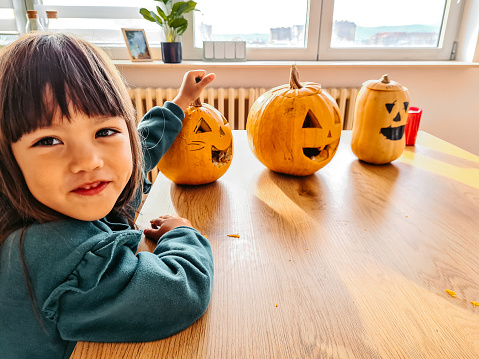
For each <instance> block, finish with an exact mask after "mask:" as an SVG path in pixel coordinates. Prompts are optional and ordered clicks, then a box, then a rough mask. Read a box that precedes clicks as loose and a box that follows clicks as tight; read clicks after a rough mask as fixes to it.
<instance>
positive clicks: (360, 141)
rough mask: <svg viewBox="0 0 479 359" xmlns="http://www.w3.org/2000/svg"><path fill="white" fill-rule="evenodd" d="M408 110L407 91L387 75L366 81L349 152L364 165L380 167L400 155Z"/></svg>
mask: <svg viewBox="0 0 479 359" xmlns="http://www.w3.org/2000/svg"><path fill="white" fill-rule="evenodd" d="M408 108H409V95H408V92H407V89H406V88H405V87H403V86H402V85H401V84H399V83H397V82H395V81H390V80H389V79H388V76H387V75H384V76H383V77H381V78H380V79H379V80H370V81H366V82H365V83H364V84H363V86H362V88H361V90H360V91H359V93H358V98H357V100H356V107H355V110H354V123H353V133H352V138H351V149H352V150H353V152H354V154H355V155H356V156H357V157H358V158H359V159H360V160H363V161H365V162H369V163H373V164H384V163H389V162H391V161H394V160H395V159H397V158H398V157H399V156H401V154H402V152H403V150H404V146H405V138H404V127H405V125H406V121H407V117H408Z"/></svg>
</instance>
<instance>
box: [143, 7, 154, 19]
mask: <svg viewBox="0 0 479 359" xmlns="http://www.w3.org/2000/svg"><path fill="white" fill-rule="evenodd" d="M140 14H141V15H143V17H144V18H145V20H148V21H151V22H155V19H154V18H153V17H151V15H150V11H149V10H147V9H145V8H141V9H140Z"/></svg>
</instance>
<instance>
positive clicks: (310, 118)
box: [303, 110, 322, 128]
mask: <svg viewBox="0 0 479 359" xmlns="http://www.w3.org/2000/svg"><path fill="white" fill-rule="evenodd" d="M303 128H322V127H321V125H320V124H319V121H318V120H317V119H316V117H315V116H314V115H313V113H312V112H311V110H309V111H308V113H307V114H306V118H305V119H304V122H303Z"/></svg>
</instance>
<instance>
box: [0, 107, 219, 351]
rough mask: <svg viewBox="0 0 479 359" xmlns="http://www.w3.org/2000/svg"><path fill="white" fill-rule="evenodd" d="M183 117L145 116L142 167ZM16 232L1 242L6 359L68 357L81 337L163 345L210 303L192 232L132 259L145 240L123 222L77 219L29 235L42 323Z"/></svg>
mask: <svg viewBox="0 0 479 359" xmlns="http://www.w3.org/2000/svg"><path fill="white" fill-rule="evenodd" d="M182 117H183V113H182V111H181V110H180V109H179V108H178V107H177V106H176V105H174V104H172V103H166V104H165V105H164V106H163V108H159V107H156V108H154V109H152V110H151V111H150V112H149V113H147V114H146V115H145V120H144V121H142V122H141V123H140V126H139V131H140V134H141V135H142V136H143V137H144V143H143V145H144V156H145V163H146V170H149V169H151V168H152V167H153V166H154V165H156V163H157V162H158V160H159V159H160V158H161V156H162V155H163V154H164V153H165V152H166V150H167V149H168V147H169V146H170V145H171V143H172V142H173V141H174V139H175V137H176V135H177V134H178V132H179V131H180V129H181V120H180V118H182ZM160 139H161V141H159V140H160ZM145 188H146V190H148V189H149V186H148V184H146V185H145ZM140 195H141V194H140ZM20 233H21V231H16V232H14V233H12V234H11V235H10V236H9V237H8V238H7V240H6V241H4V242H3V243H2V244H0V358H2V359H10V358H48V359H52V358H53V359H54V358H69V356H70V355H71V353H72V351H73V349H74V347H75V344H76V342H77V341H80V340H82V341H83V340H85V341H96V342H131V341H151V340H157V339H161V338H164V337H167V336H170V335H172V334H174V333H177V332H179V331H181V330H183V329H185V328H187V327H188V326H190V325H191V324H192V323H194V322H195V321H196V320H197V319H198V318H199V317H200V316H201V315H202V314H203V313H204V312H205V310H206V308H207V306H208V304H209V300H210V296H211V290H212V285H213V258H212V253H211V248H210V246H209V242H208V240H207V239H206V238H205V237H203V236H202V235H201V234H200V233H199V232H198V231H196V230H195V229H192V228H189V227H179V228H175V229H174V230H172V231H170V232H167V233H166V234H165V235H163V236H162V237H161V240H160V242H159V243H158V245H157V247H156V249H155V251H154V252H153V253H148V252H140V253H138V254H136V255H135V252H136V250H137V247H138V243H139V242H140V239H141V235H142V233H141V231H138V230H132V229H129V228H128V226H127V225H126V224H125V221H124V220H122V219H121V218H115V216H110V217H109V216H107V217H106V218H103V219H101V220H98V221H93V222H85V221H79V220H74V219H71V220H68V221H60V222H54V223H47V224H35V225H32V226H30V227H29V228H28V229H27V230H26V231H25V239H24V247H23V253H24V257H25V262H26V264H27V266H28V271H29V274H30V284H31V289H32V291H33V294H34V299H35V303H34V305H35V307H36V309H37V312H38V313H39V315H40V320H39V319H37V318H36V317H35V314H34V311H33V305H32V301H31V299H30V297H29V295H28V291H27V286H26V282H25V278H24V274H23V270H22V264H21V260H20V252H19V238H20Z"/></svg>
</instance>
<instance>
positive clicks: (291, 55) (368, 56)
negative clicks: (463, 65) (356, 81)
mask: <svg viewBox="0 0 479 359" xmlns="http://www.w3.org/2000/svg"><path fill="white" fill-rule="evenodd" d="M10 1H12V2H13V3H14V5H15V7H16V9H15V11H16V13H15V14H16V18H17V28H18V29H19V32H20V33H23V32H24V30H23V28H24V25H23V28H22V27H21V25H22V24H21V20H22V19H21V16H20V17H19V16H18V15H17V14H18V12H19V11H18V8H21V7H23V9H22V11H23V13H25V6H24V3H23V1H22V0H10ZM476 1H479V0H476ZM6 2H8V1H7V0H0V3H6ZM34 2H35V5H34V7H35V9H36V10H38V11H44V10H48V9H53V10H57V11H59V15H61V14H62V13H63V14H64V15H65V17H68V16H70V14H74V15H75V17H78V15H81V17H85V18H98V17H99V15H101V17H102V18H110V19H122V18H123V19H125V18H128V19H143V18H142V16H141V15H140V14H139V8H138V7H134V6H132V7H114V6H98V7H97V6H95V7H94V11H90V10H89V9H88V6H76V7H75V6H54V5H43V4H38V3H39V2H41V0H35V1H34ZM333 9H334V0H308V16H307V21H306V31H305V37H306V39H305V42H306V47H305V48H286V47H281V48H256V47H247V60H249V61H318V60H327V61H363V60H368V61H376V60H379V61H383V60H386V61H387V60H392V61H400V60H430V61H442V60H451V59H454V58H451V51H452V48H453V46H454V42H455V41H456V40H457V38H458V37H459V32H460V27H461V19H462V17H463V11H464V1H460V0H447V1H446V9H447V15H446V18H445V19H444V27H445V31H444V32H443V33H442V34H441V39H440V45H439V47H437V48H416V47H415V48H390V47H388V48H384V47H383V48H331V46H330V41H331V34H332V22H333ZM186 18H187V19H188V20H189V22H190V25H189V26H188V29H187V30H186V32H185V33H184V34H183V36H182V42H183V59H184V60H192V61H198V60H200V61H201V60H202V59H203V49H202V48H195V47H194V28H195V26H194V23H193V13H188V14H186ZM144 21H146V20H144ZM24 23H25V21H23V24H24ZM157 27H158V30H157V31H158V32H159V33H161V34H162V29H161V27H160V26H157ZM105 31H111V30H105ZM150 31H151V30H149V31H148V30H147V36H148V32H150ZM153 31H156V30H153ZM101 32H102V30H96V34H97V35H99V36H101ZM118 32H119V33H120V34H121V29H118ZM91 41H92V42H94V43H95V41H94V40H91ZM97 45H98V46H101V47H102V48H104V49H105V50H106V51H107V52H108V54H109V55H110V56H111V57H112V58H113V59H118V60H128V59H129V57H128V52H127V50H126V45H125V44H124V43H121V42H118V43H110V44H108V43H100V42H98V43H97ZM150 48H151V50H152V56H153V57H154V58H155V59H161V47H160V46H159V44H157V43H156V44H155V43H154V42H150Z"/></svg>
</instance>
